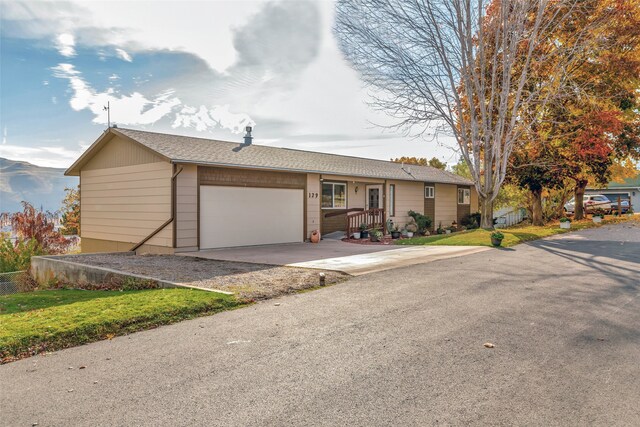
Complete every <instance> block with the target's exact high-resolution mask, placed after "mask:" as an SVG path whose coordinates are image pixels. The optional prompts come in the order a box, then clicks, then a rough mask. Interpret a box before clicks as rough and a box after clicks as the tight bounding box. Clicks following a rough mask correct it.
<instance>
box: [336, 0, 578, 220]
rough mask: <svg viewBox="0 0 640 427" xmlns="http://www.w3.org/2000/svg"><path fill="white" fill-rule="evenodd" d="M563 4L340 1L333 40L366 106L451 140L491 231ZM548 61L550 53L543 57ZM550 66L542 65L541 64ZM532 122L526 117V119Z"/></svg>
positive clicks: (545, 0)
mask: <svg viewBox="0 0 640 427" xmlns="http://www.w3.org/2000/svg"><path fill="white" fill-rule="evenodd" d="M570 3H571V2H570V1H569V0H566V2H565V1H563V0H555V1H553V10H554V11H557V12H550V11H549V10H550V9H549V0H492V1H489V0H339V1H338V3H337V6H336V24H335V34H336V36H337V39H338V42H339V45H340V48H341V50H342V52H343V54H344V55H345V57H346V58H347V60H348V61H350V62H351V64H352V65H353V66H354V68H355V69H356V70H357V71H359V72H360V74H361V75H362V78H363V80H364V81H365V83H367V84H368V85H369V86H370V87H372V88H373V89H375V90H374V92H373V93H372V99H373V101H372V105H373V106H374V107H376V108H379V109H381V110H384V111H385V112H387V113H388V114H390V115H391V116H392V117H394V118H396V119H397V127H398V128H400V129H403V130H405V131H406V132H407V133H412V134H420V135H421V134H424V133H427V132H436V133H437V132H446V133H447V134H449V135H452V136H454V137H455V139H456V141H457V143H458V146H459V148H460V152H461V154H462V157H463V158H464V160H465V161H466V163H467V164H468V166H469V170H470V173H471V177H472V179H473V181H474V184H475V188H476V190H477V191H478V195H479V199H480V204H481V213H482V224H481V225H482V227H483V228H493V201H494V199H495V198H496V197H497V195H498V190H499V189H500V186H501V185H502V183H503V181H504V179H505V174H506V170H507V165H508V159H509V156H510V154H511V152H512V150H513V147H514V144H516V142H517V140H518V134H519V132H520V131H521V130H522V129H523V128H526V121H527V120H528V119H529V118H528V117H527V116H526V115H523V114H521V112H522V111H523V110H524V107H525V106H526V105H527V104H528V103H531V102H540V99H541V94H542V93H543V92H544V94H545V96H549V94H550V93H551V92H552V91H550V90H549V88H550V87H552V86H557V83H556V82H554V81H553V79H550V80H549V81H548V82H546V83H545V84H540V83H539V82H536V83H535V84H532V83H531V82H530V81H529V71H530V68H531V67H532V64H534V63H535V62H536V61H538V60H541V59H542V58H539V57H535V54H536V52H537V51H536V48H537V46H538V45H539V43H541V42H542V41H543V40H544V37H545V34H546V32H547V31H548V30H549V26H550V25H552V24H553V23H556V24H557V22H558V16H559V14H560V13H562V14H568V13H570ZM543 51H544V52H545V55H550V51H549V49H546V50H543ZM548 57H550V56H548ZM534 119H535V118H530V120H534Z"/></svg>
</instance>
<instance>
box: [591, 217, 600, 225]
mask: <svg viewBox="0 0 640 427" xmlns="http://www.w3.org/2000/svg"><path fill="white" fill-rule="evenodd" d="M591 220H592V221H593V223H594V224H600V223H601V222H602V218H601V217H599V216H594V217H592V218H591Z"/></svg>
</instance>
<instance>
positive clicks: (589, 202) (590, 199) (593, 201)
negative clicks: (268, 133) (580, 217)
mask: <svg viewBox="0 0 640 427" xmlns="http://www.w3.org/2000/svg"><path fill="white" fill-rule="evenodd" d="M575 206H576V200H575V198H573V197H572V198H571V200H569V201H568V202H567V203H566V204H565V205H564V211H565V213H568V214H573V213H575V211H576V208H575ZM582 206H583V207H584V211H585V212H593V211H595V210H599V209H602V210H603V211H605V212H606V213H611V200H609V199H607V198H606V197H605V196H603V195H602V194H585V195H584V199H583V200H582Z"/></svg>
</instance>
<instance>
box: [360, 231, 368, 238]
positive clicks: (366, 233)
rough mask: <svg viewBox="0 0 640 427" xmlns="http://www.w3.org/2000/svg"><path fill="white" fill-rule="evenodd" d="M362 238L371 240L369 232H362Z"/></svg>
mask: <svg viewBox="0 0 640 427" xmlns="http://www.w3.org/2000/svg"><path fill="white" fill-rule="evenodd" d="M360 237H361V238H363V239H368V238H369V232H368V231H367V230H364V231H361V232H360Z"/></svg>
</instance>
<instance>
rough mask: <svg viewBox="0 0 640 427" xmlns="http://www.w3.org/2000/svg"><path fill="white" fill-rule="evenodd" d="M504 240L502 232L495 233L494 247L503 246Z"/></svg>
mask: <svg viewBox="0 0 640 427" xmlns="http://www.w3.org/2000/svg"><path fill="white" fill-rule="evenodd" d="M502 239H504V234H502V233H501V232H499V231H494V232H493V233H491V244H492V245H493V246H500V245H502Z"/></svg>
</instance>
